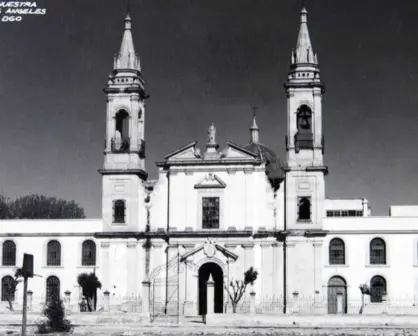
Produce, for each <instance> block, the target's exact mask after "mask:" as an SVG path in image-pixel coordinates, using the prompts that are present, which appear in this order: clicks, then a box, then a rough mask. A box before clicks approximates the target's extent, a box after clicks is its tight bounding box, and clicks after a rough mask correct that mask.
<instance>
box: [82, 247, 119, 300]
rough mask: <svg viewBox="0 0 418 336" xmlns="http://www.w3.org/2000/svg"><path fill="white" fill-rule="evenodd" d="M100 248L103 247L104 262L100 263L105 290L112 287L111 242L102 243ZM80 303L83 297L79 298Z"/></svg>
mask: <svg viewBox="0 0 418 336" xmlns="http://www.w3.org/2000/svg"><path fill="white" fill-rule="evenodd" d="M100 247H101V256H102V260H101V262H100V266H101V269H102V277H103V278H102V279H101V280H102V281H101V282H102V285H103V288H106V289H108V288H110V287H111V283H110V269H111V265H110V257H109V250H110V242H109V241H102V242H101V243H100ZM78 301H81V297H78Z"/></svg>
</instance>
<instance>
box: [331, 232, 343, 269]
mask: <svg viewBox="0 0 418 336" xmlns="http://www.w3.org/2000/svg"><path fill="white" fill-rule="evenodd" d="M329 263H330V265H344V264H345V246H344V242H343V241H342V240H341V239H339V238H334V239H332V240H331V241H330V243H329Z"/></svg>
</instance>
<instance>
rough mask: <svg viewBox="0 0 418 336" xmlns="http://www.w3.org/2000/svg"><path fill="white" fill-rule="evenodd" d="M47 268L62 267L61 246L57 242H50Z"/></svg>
mask: <svg viewBox="0 0 418 336" xmlns="http://www.w3.org/2000/svg"><path fill="white" fill-rule="evenodd" d="M47 266H61V244H60V243H59V242H58V241H56V240H51V241H50V242H48V246H47Z"/></svg>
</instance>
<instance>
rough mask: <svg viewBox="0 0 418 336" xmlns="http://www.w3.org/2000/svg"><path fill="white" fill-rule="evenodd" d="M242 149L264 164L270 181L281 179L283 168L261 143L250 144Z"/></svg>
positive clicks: (270, 151)
mask: <svg viewBox="0 0 418 336" xmlns="http://www.w3.org/2000/svg"><path fill="white" fill-rule="evenodd" d="M244 148H245V149H246V150H248V151H250V152H252V153H254V154H257V156H258V157H259V158H260V159H261V160H262V161H263V162H265V164H266V174H267V176H268V178H269V179H270V180H280V179H283V168H282V165H281V162H280V159H279V158H278V157H277V155H276V153H274V152H273V151H272V150H271V149H270V148H268V147H267V146H266V145H264V144H262V143H258V142H257V143H255V142H251V143H249V144H247V145H245V146H244Z"/></svg>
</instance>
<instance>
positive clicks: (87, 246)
mask: <svg viewBox="0 0 418 336" xmlns="http://www.w3.org/2000/svg"><path fill="white" fill-rule="evenodd" d="M82 250H83V251H82V261H81V264H82V266H95V265H96V244H95V243H94V241H92V240H86V241H84V242H83V246H82Z"/></svg>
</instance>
